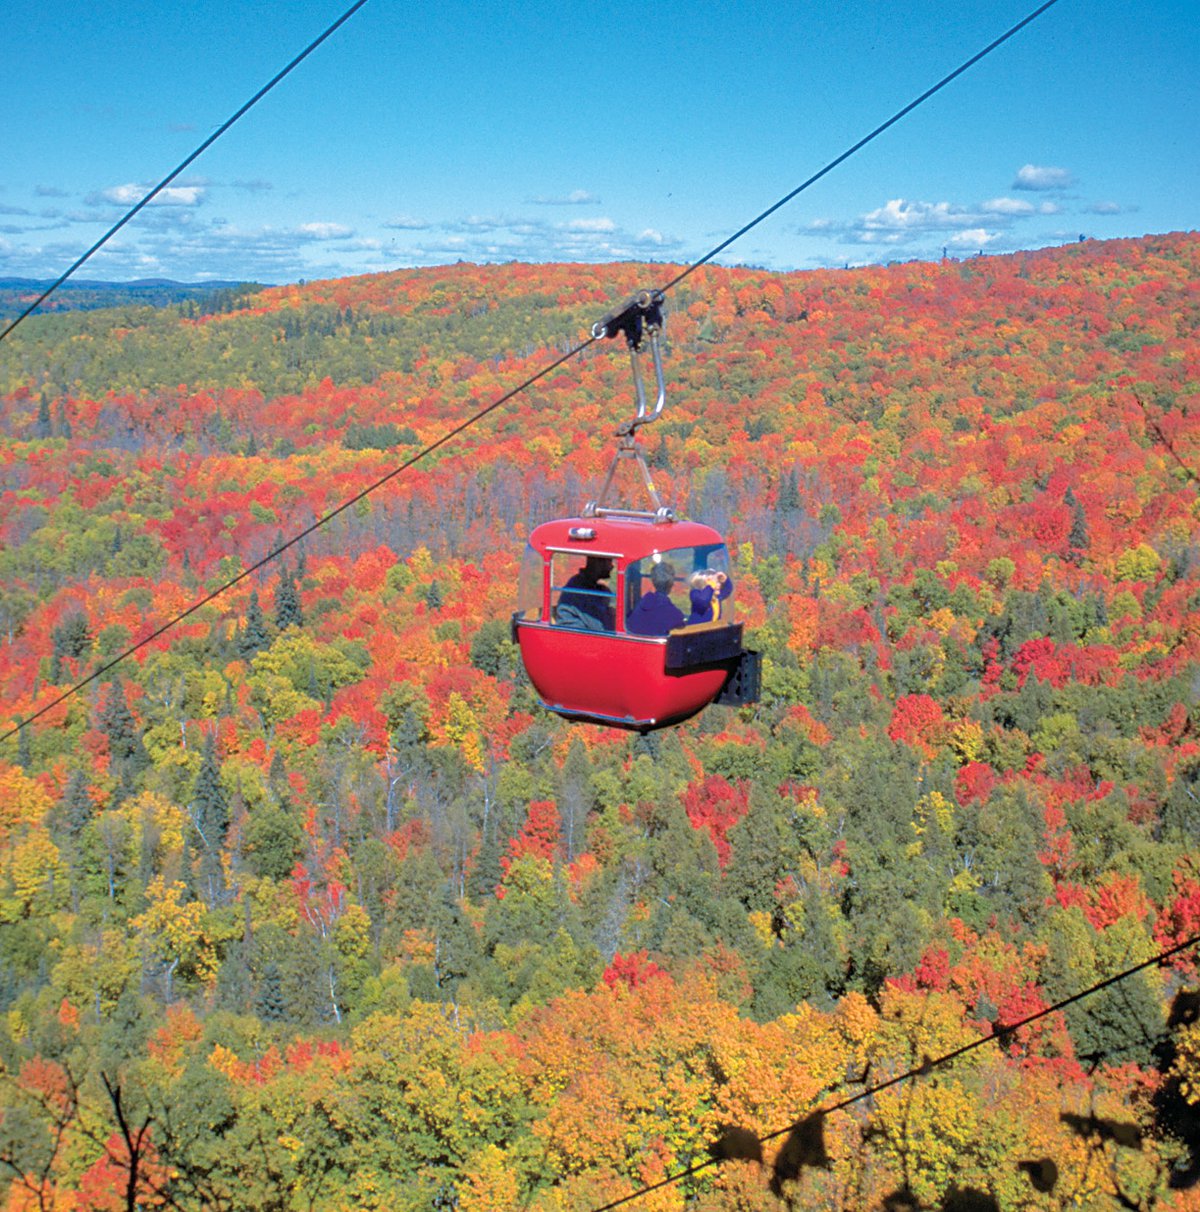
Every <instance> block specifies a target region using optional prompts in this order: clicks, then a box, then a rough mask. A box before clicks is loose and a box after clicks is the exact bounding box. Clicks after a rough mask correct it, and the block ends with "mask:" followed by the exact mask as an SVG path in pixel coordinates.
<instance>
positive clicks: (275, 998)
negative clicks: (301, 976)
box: [254, 960, 288, 1023]
mask: <svg viewBox="0 0 1200 1212" xmlns="http://www.w3.org/2000/svg"><path fill="white" fill-rule="evenodd" d="M254 1013H255V1015H256V1016H257V1017H258V1018H260V1019H261V1020H262V1021H263V1022H264V1023H283V1022H286V1021H287V1017H288V1013H287V1002H286V1001H284V997H283V975H282V974H281V973H280V971H279V965H278V964H277V963H275V961H274V960H270V961H268V963H267V964H266V965H265V966H264V968H263V970H262V977H261V978H260V979H259V982H258V993H257V995H256V996H255V998H254Z"/></svg>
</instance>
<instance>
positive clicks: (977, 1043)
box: [592, 934, 1200, 1212]
mask: <svg viewBox="0 0 1200 1212" xmlns="http://www.w3.org/2000/svg"><path fill="white" fill-rule="evenodd" d="M1198 944H1200V934H1194V935H1192V937H1191V938H1188V939H1184V941H1183V942H1181V943H1176V944H1175V946H1173V947H1168V948H1167V949H1166V950H1165V951H1160V952H1159V953H1158V954H1157V955H1155V956H1152V957H1151V958H1150V959H1148V960H1143V961H1142V962H1141V963H1140V964H1135V965H1134V966H1133V967H1132V968H1126V969H1125V970H1124V971H1123V972H1118V973H1117V974H1116V975H1115V976H1109V977H1106V978H1105V979H1104V980H1101V981H1097V982H1096V983H1095V984H1094V985H1089V986H1088V987H1087V988H1086V989H1081V990H1080V991H1079V992H1078V993H1072V994H1071V996H1070V997H1064V998H1063V999H1062V1000H1061V1001H1058V1002H1055V1003H1054V1005H1053V1006H1047V1007H1046V1008H1045V1009H1043V1010H1038V1011H1037V1012H1036V1013H1034V1014H1029V1015H1026V1016H1025V1018H1023V1019H1020V1020H1018V1021H1017V1022H1015V1023H1007V1024H1005V1025H1004V1026H1002V1027H993V1029H992V1033H991V1034H990V1035H981V1036H980V1037H979V1038H978V1039H974V1040H972V1041H971V1042H970V1043H968V1044H963V1045H962V1046H961V1047H958V1048H955V1049H953V1050H952V1051H950V1052H946V1053H943V1054H942V1055H941V1056H939V1057H936V1058H934V1059H926V1060H924V1061H922V1063H921V1064H920V1065H917V1066H916V1067H915V1068H912V1069H907V1070H905V1072H903V1073H899V1074H897V1075H896V1076H895V1077H889V1078H888V1079H887V1080H886V1081H882V1082H877V1083H876V1084H875V1085H873V1086H868V1087H867V1088H866V1089H865V1090H860V1091H859V1092H858V1093H857V1094H853V1095H851V1096H850V1097H849V1098H844V1099H842V1100H841V1102H837V1103H832V1104H831V1105H830V1106H828V1107H818V1108H817V1109H816V1110H814V1111H810V1112H809V1113H808V1115H806V1116H805V1117H804V1118H803V1119H798V1120H794V1121H793V1122H792V1123H790V1124H788V1125H787V1126H786V1127H784V1128H777V1129H776V1130H775V1131H773V1132H767V1133H765V1134H764V1135H762V1136H757V1137H754V1141H755V1143H757V1144H760V1145H765V1144H767V1143H769V1142H770V1141H773V1140H778V1139H779V1137H781V1136H787V1135H788V1134H789V1133H791V1132H795V1131H798V1130H800V1129H801V1128H803V1127H804V1126H806V1125H808V1124H811V1123H812V1122H813V1121H814V1120H822V1119H825V1118H826V1117H827V1116H829V1115H833V1114H834V1113H835V1112H837V1111H845V1110H846V1109H847V1108H848V1107H852V1106H854V1104H855V1103H860V1102H863V1101H864V1100H865V1099H868V1098H874V1097H875V1095H877V1094H882V1093H883V1092H884V1091H885V1090H890V1089H891V1088H892V1087H893V1086H898V1085H900V1084H901V1083H902V1082H908V1081H913V1080H915V1079H916V1078H918V1077H924V1076H926V1075H927V1074H929V1073H932V1072H933V1071H934V1070H935V1069H940V1068H942V1067H943V1066H945V1065H948V1064H950V1063H951V1062H952V1061H955V1060H958V1059H959V1057H962V1056H966V1055H967V1053H969V1052H974V1051H976V1050H977V1049H979V1048H984V1047H986V1046H987V1045H988V1044H994V1043H997V1042H999V1041H1003V1040H1006V1039H1008V1038H1009V1037H1010V1036H1011V1035H1014V1034H1015V1033H1016V1032H1018V1031H1020V1030H1021V1029H1022V1028H1024V1027H1028V1026H1031V1025H1032V1024H1033V1023H1036V1022H1038V1021H1039V1020H1040V1019H1043V1018H1047V1017H1048V1016H1049V1015H1051V1014H1058V1013H1060V1012H1061V1011H1063V1010H1065V1009H1066V1008H1067V1007H1068V1006H1073V1005H1075V1003H1076V1002H1081V1001H1083V1000H1084V999H1086V998H1089V997H1092V996H1093V995H1094V994H1097V993H1100V992H1102V991H1103V990H1105V989H1108V988H1111V987H1112V986H1113V985H1116V984H1119V983H1120V982H1121V981H1124V980H1128V979H1129V978H1130V977H1131V976H1136V975H1137V973H1139V972H1144V971H1145V970H1146V969H1147V968H1154V967H1157V966H1158V965H1159V964H1162V963H1165V962H1166V961H1167V960H1169V959H1171V957H1172V956H1175V955H1178V954H1179V953H1180V952H1182V951H1187V950H1188V949H1189V948H1192V947H1195V946H1197V945H1198ZM747 1143H749V1142H747ZM720 1160H721V1159H720V1158H718V1157H709V1158H706V1159H705V1160H704V1161H702V1162H697V1163H696V1164H695V1165H694V1166H688V1167H687V1169H685V1170H679V1171H676V1173H674V1174H670V1175H668V1176H667V1177H666V1178H662V1179H659V1181H658V1182H655V1183H649V1184H647V1185H646V1186H644V1187H639V1188H638V1189H637V1190H636V1191H631V1192H630V1193H629V1194H628V1195H623V1196H621V1198H620V1199H614V1200H612V1201H611V1202H610V1203H607V1204H601V1205H600V1207H598V1208H593V1209H592V1212H612V1209H613V1208H622V1207H624V1206H625V1205H626V1204H631V1203H633V1202H634V1201H635V1200H639V1199H641V1198H642V1197H643V1196H646V1195H650V1194H651V1193H652V1192H654V1191H661V1190H662V1189H663V1188H664V1187H671V1186H674V1185H675V1184H676V1183H679V1182H682V1181H683V1180H684V1179H685V1178H691V1177H693V1176H694V1175H696V1174H700V1173H702V1172H703V1171H705V1170H710V1169H712V1167H713V1166H716V1165H718V1164H720Z"/></svg>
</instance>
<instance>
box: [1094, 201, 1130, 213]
mask: <svg viewBox="0 0 1200 1212" xmlns="http://www.w3.org/2000/svg"><path fill="white" fill-rule="evenodd" d="M1124 210H1125V208H1124V207H1123V206H1122V205H1121V204H1120V203H1119V202H1093V203H1092V204H1091V206H1089V207H1088V208H1087V212H1088V214H1090V215H1120V214H1123V213H1124Z"/></svg>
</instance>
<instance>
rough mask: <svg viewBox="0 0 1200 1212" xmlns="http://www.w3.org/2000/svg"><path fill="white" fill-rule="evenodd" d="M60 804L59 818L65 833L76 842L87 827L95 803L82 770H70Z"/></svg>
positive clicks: (93, 811)
mask: <svg viewBox="0 0 1200 1212" xmlns="http://www.w3.org/2000/svg"><path fill="white" fill-rule="evenodd" d="M60 804H61V820H62V823H63V828H64V830H65V832H66V835H67V836H68V837H69V838H71V840H72V841H74V842H78V840H79V836H80V834H81V833H83V831H84V829H86V828H87V824H88V822H89V821H90V820H91V819H92V817H93V815H94V814H95V805H94V804H93V803H92V797H91V796H90V795H89V794H88V781H87V775H86V774H84V772H83V771H82V770H72V771H71V777H70V778H69V779H67V786H66V789H65V790H64V791H63V796H62V800H61V801H60Z"/></svg>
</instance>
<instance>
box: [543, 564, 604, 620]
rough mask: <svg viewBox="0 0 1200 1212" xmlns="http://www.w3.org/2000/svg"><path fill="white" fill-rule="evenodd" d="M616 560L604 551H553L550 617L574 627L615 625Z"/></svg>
mask: <svg viewBox="0 0 1200 1212" xmlns="http://www.w3.org/2000/svg"><path fill="white" fill-rule="evenodd" d="M616 576H617V574H616V561H615V560H614V559H613V558H612V557H611V556H605V555H580V554H573V553H570V552H555V553H554V554H553V556H552V557H551V560H550V617H551V619H552V621H553V622H554V623H556V624H557V625H558V626H559V627H569V628H571V629H573V630H576V631H612V630H614V628H615V626H616V601H617V596H616V592H615V588H614V587H615V585H616Z"/></svg>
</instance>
